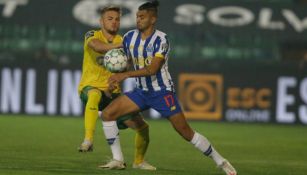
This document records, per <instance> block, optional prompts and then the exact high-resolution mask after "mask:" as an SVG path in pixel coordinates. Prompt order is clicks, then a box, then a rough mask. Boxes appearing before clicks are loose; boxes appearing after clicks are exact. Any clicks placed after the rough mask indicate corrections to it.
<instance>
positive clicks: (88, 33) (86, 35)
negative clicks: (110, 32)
mask: <svg viewBox="0 0 307 175" xmlns="http://www.w3.org/2000/svg"><path fill="white" fill-rule="evenodd" d="M98 32H99V30H89V31H87V32H86V33H85V35H84V37H85V39H88V38H90V37H93V36H95V34H97V33H98Z"/></svg>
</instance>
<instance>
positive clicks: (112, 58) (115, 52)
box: [103, 49, 128, 73]
mask: <svg viewBox="0 0 307 175" xmlns="http://www.w3.org/2000/svg"><path fill="white" fill-rule="evenodd" d="M103 65H104V67H105V68H106V69H107V70H109V71H110V72H113V73H117V72H123V71H125V70H126V68H127V65H128V58H127V56H126V55H125V52H124V50H123V49H111V50H109V51H108V52H107V53H106V54H105V56H104V61H103Z"/></svg>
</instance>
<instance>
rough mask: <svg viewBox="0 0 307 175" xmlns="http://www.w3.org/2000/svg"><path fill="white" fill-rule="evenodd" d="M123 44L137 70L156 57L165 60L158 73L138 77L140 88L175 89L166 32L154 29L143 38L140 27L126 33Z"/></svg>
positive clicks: (151, 89)
mask: <svg viewBox="0 0 307 175" xmlns="http://www.w3.org/2000/svg"><path fill="white" fill-rule="evenodd" d="M123 46H124V50H125V52H126V54H127V55H128V57H129V58H130V59H132V61H133V65H134V69H135V70H140V69H144V68H146V67H147V66H149V65H150V63H151V61H152V59H153V58H154V57H157V58H160V59H161V60H164V64H163V65H162V66H161V69H159V70H158V71H157V73H156V74H154V75H151V76H146V77H137V78H136V82H137V87H138V88H140V89H142V90H144V91H159V90H168V91H174V84H173V81H172V78H171V76H170V74H169V71H168V55H169V50H170V49H169V48H170V46H169V41H168V39H167V36H166V34H165V33H163V32H161V31H159V30H154V31H153V33H152V34H151V35H150V36H149V37H148V38H146V39H144V40H143V39H142V37H141V32H140V31H139V30H138V29H136V30H132V31H129V32H128V33H127V34H125V36H124V41H123Z"/></svg>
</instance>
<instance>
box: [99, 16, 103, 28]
mask: <svg viewBox="0 0 307 175" xmlns="http://www.w3.org/2000/svg"><path fill="white" fill-rule="evenodd" d="M99 23H100V26H103V16H102V15H101V16H100V19H99Z"/></svg>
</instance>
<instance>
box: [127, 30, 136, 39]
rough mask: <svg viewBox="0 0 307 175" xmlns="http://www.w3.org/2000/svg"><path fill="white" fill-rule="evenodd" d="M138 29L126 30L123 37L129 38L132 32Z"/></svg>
mask: <svg viewBox="0 0 307 175" xmlns="http://www.w3.org/2000/svg"><path fill="white" fill-rule="evenodd" d="M138 32H139V31H138V30H137V29H134V30H129V31H128V32H126V33H125V35H124V38H131V37H132V36H133V34H134V33H138Z"/></svg>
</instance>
